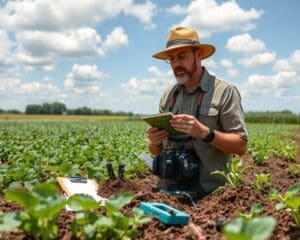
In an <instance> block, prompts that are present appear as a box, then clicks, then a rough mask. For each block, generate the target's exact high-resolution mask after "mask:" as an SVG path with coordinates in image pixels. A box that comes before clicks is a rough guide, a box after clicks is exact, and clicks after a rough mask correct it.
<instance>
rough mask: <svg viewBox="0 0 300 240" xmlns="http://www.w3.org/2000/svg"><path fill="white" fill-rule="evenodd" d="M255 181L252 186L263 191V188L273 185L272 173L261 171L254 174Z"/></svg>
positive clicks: (258, 190)
mask: <svg viewBox="0 0 300 240" xmlns="http://www.w3.org/2000/svg"><path fill="white" fill-rule="evenodd" d="M254 176H255V182H253V184H252V187H253V188H254V189H255V190H256V191H257V192H261V191H262V190H263V189H265V188H267V187H270V186H271V185H272V183H271V178H270V174H265V173H260V174H254Z"/></svg>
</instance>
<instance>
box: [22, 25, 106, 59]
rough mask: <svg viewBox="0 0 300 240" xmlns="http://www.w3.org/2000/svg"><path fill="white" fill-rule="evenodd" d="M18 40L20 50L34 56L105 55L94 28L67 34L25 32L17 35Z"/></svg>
mask: <svg viewBox="0 0 300 240" xmlns="http://www.w3.org/2000/svg"><path fill="white" fill-rule="evenodd" d="M16 39H17V40H18V42H19V44H20V48H23V49H24V51H26V52H29V53H30V55H32V56H53V55H54V56H63V57H86V56H95V55H103V51H102V49H101V48H100V47H99V44H100V42H101V38H100V36H99V35H98V34H97V32H96V30H95V29H92V28H80V29H77V30H75V31H67V32H65V33H60V32H42V31H24V32H21V33H19V34H17V35H16Z"/></svg>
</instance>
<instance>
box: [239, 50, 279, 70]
mask: <svg viewBox="0 0 300 240" xmlns="http://www.w3.org/2000/svg"><path fill="white" fill-rule="evenodd" d="M275 60H276V53H274V52H265V53H259V54H256V55H254V56H252V57H250V58H244V59H242V60H240V61H239V63H240V64H242V65H244V66H245V67H257V66H261V65H266V64H270V63H273V62H274V61H275Z"/></svg>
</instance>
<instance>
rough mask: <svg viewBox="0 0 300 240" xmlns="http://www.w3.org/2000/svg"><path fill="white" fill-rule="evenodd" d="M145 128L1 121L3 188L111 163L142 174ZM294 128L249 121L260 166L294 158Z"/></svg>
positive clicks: (89, 172)
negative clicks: (139, 157)
mask: <svg viewBox="0 0 300 240" xmlns="http://www.w3.org/2000/svg"><path fill="white" fill-rule="evenodd" d="M146 128H147V125H146V124H145V123H144V122H142V121H126V120H113V121H34V122H33V121H2V122H0V189H1V191H3V190H5V189H9V188H10V189H12V188H15V187H25V188H27V189H32V188H34V186H35V185H36V184H38V183H40V182H55V179H56V177H57V176H70V175H81V176H85V177H89V178H94V179H96V180H97V181H103V180H105V179H107V178H108V175H107V172H106V163H108V162H111V163H112V164H113V166H114V167H117V166H118V165H119V164H123V165H125V176H126V178H127V179H128V178H133V177H139V176H141V175H143V174H144V173H145V172H147V169H146V167H145V166H144V164H143V163H142V162H141V161H140V160H139V159H138V155H139V154H140V153H141V152H143V151H147V147H146V132H145V131H146ZM296 128H299V125H298V126H297V125H278V124H277V125H271V124H248V131H249V146H248V147H249V149H248V152H249V154H251V156H252V158H253V162H254V163H255V164H256V165H261V164H263V162H264V161H265V160H267V159H269V158H271V157H275V158H281V159H284V161H286V162H293V161H295V158H296V153H297V149H296V143H295V142H294V141H293V140H291V138H290V137H289V136H290V135H291V133H292V132H293V131H294V130H295V129H296ZM298 202H299V200H298ZM298 211H299V209H298ZM0 213H1V209H0ZM0 216H1V214H0ZM0 226H1V218H0ZM0 230H1V227H0Z"/></svg>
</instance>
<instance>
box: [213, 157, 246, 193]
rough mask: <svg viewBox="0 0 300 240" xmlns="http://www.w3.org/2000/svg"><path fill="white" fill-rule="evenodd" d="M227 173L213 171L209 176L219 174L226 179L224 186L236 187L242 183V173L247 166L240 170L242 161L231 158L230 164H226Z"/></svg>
mask: <svg viewBox="0 0 300 240" xmlns="http://www.w3.org/2000/svg"><path fill="white" fill-rule="evenodd" d="M226 166H227V168H228V170H229V172H228V173H227V172H225V171H219V170H217V171H213V172H211V173H210V174H220V175H222V176H223V177H225V178H226V180H227V183H226V185H230V186H233V187H235V186H237V185H239V184H241V183H242V182H243V179H242V173H243V172H244V171H245V170H246V169H247V168H248V167H247V166H246V167H244V168H241V166H242V160H241V159H240V158H232V160H231V161H230V162H228V163H227V164H226ZM220 189H222V187H219V188H218V189H217V190H216V191H215V192H218V191H219V190H220Z"/></svg>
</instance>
